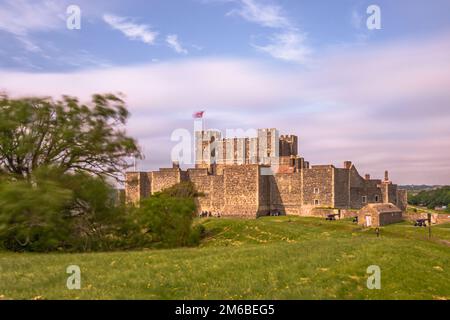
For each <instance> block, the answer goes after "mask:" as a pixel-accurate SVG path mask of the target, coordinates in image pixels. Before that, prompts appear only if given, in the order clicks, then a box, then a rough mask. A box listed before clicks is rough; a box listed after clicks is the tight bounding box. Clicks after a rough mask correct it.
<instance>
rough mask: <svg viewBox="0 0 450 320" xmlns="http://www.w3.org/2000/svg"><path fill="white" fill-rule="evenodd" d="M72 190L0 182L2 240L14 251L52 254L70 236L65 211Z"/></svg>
mask: <svg viewBox="0 0 450 320" xmlns="http://www.w3.org/2000/svg"><path fill="white" fill-rule="evenodd" d="M71 197H72V194H71V191H70V190H68V189H64V188H61V187H60V186H59V185H58V183H55V182H54V181H49V180H42V181H39V183H35V184H34V185H32V184H31V183H30V182H28V181H25V180H16V181H7V180H3V181H2V182H1V183H0V240H1V241H2V243H3V246H4V247H5V248H6V249H9V250H14V251H23V250H29V251H52V250H56V249H58V248H59V247H60V245H61V244H62V243H63V242H64V240H65V239H66V238H67V237H68V234H69V227H68V224H67V223H66V222H65V219H66V218H67V216H65V215H64V214H63V212H64V208H65V207H66V206H67V204H68V203H69V201H70V199H71Z"/></svg>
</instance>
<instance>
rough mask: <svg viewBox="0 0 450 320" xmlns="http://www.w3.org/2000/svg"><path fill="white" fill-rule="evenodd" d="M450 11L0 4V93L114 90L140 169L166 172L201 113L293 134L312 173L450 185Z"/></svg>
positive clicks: (296, 3)
mask: <svg viewBox="0 0 450 320" xmlns="http://www.w3.org/2000/svg"><path fill="white" fill-rule="evenodd" d="M371 5H376V6H377V8H378V9H379V13H380V14H379V18H380V20H379V21H380V25H379V27H380V28H377V29H373V28H372V29H369V28H368V23H367V21H368V20H369V22H370V21H372V22H373V21H374V20H373V18H374V16H373V13H374V11H371V10H369V12H368V8H369V7H370V6H371ZM71 6H72V7H71ZM73 6H76V7H75V9H77V8H78V9H79V10H80V15H79V22H80V25H79V28H78V26H77V24H76V22H77V21H78V20H77V17H78V16H76V15H74V13H75V14H76V13H77V12H76V10H75V11H72V10H73V8H74V7H73ZM449 14H450V1H448V0H433V1H426V0H385V1H381V0H373V1H365V0H339V1H329V0H314V1H313V0H142V1H138V0H129V1H118V0H107V1H106V0H91V1H87V0H83V1H65V0H60V1H56V0H34V1H31V0H30V1H25V0H0V92H6V93H8V94H9V95H10V96H13V97H20V96H30V95H37V96H52V97H54V98H55V99H58V98H59V97H60V96H61V95H63V94H67V95H74V96H77V97H80V99H82V100H83V101H88V100H89V98H90V96H91V95H92V94H94V93H107V92H112V93H117V92H121V93H123V94H124V95H125V97H126V102H127V105H128V107H129V110H130V112H131V117H130V120H129V123H128V125H127V131H128V134H129V135H131V136H133V137H135V138H136V139H137V140H138V142H139V144H140V145H141V147H142V150H143V153H144V155H145V159H144V160H142V161H139V162H138V169H139V170H154V169H157V168H159V167H167V166H170V163H171V150H172V149H173V147H174V146H175V145H176V144H177V142H175V141H171V135H172V133H173V132H174V130H177V129H180V128H181V129H183V128H184V129H186V130H189V131H192V130H193V119H192V113H193V112H195V111H203V110H204V111H205V115H204V118H205V119H204V121H205V125H206V126H207V127H208V128H214V129H219V130H222V131H223V132H225V131H226V130H227V129H243V130H249V129H254V128H278V129H279V130H280V133H281V134H295V135H297V136H298V137H299V153H300V155H301V156H302V157H304V158H305V159H306V160H308V161H310V163H311V164H334V165H336V166H338V167H342V165H343V162H344V161H345V160H351V161H353V163H354V164H355V165H356V167H357V169H358V170H359V172H360V174H365V173H370V174H371V175H372V177H379V178H381V177H383V172H384V170H389V172H390V178H391V179H392V180H393V181H394V182H395V183H399V184H422V183H423V184H450V58H449V57H450V19H449ZM369 25H370V23H369ZM74 26H75V28H74Z"/></svg>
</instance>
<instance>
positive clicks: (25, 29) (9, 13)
mask: <svg viewBox="0 0 450 320" xmlns="http://www.w3.org/2000/svg"><path fill="white" fill-rule="evenodd" d="M63 13H65V10H64V7H63V5H62V3H61V2H59V3H58V2H56V1H50V0H47V1H25V0H6V1H4V2H3V3H2V4H0V30H3V31H6V32H9V33H12V34H14V35H17V36H25V35H27V34H29V33H32V32H40V31H49V30H55V29H57V28H64V27H65V24H64V19H63V16H62V14H63Z"/></svg>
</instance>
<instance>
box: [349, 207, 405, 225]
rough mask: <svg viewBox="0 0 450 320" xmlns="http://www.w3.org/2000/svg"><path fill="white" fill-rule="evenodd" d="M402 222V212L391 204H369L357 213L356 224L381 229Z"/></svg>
mask: <svg viewBox="0 0 450 320" xmlns="http://www.w3.org/2000/svg"><path fill="white" fill-rule="evenodd" d="M402 220H403V218H402V210H400V209H399V208H398V207H397V206H395V205H393V204H392V203H370V204H368V205H366V206H365V207H363V208H362V209H361V210H359V211H358V224H359V225H363V226H364V227H381V226H385V225H388V224H391V223H397V222H401V221H402Z"/></svg>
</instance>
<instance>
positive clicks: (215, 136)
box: [195, 130, 222, 168]
mask: <svg viewBox="0 0 450 320" xmlns="http://www.w3.org/2000/svg"><path fill="white" fill-rule="evenodd" d="M221 139H222V134H221V132H220V131H218V130H207V131H196V132H195V166H196V167H197V168H209V167H210V166H211V165H212V164H215V163H216V159H217V154H218V152H217V151H218V150H217V145H218V143H220V140H221Z"/></svg>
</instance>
